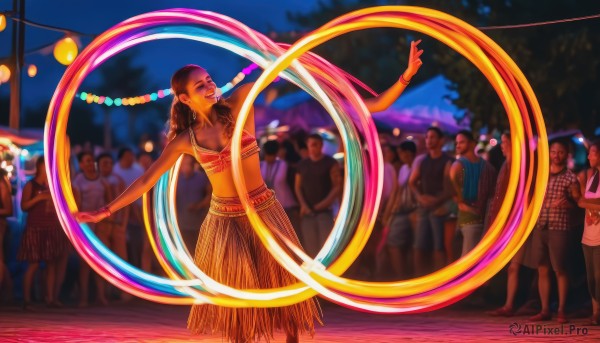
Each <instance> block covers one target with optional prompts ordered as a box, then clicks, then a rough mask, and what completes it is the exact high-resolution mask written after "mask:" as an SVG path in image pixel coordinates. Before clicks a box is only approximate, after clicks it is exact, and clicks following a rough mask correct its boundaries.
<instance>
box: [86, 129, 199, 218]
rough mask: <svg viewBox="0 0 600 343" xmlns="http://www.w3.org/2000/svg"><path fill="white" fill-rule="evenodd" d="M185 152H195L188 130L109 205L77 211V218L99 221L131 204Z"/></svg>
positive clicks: (172, 142) (174, 140) (171, 143)
mask: <svg viewBox="0 0 600 343" xmlns="http://www.w3.org/2000/svg"><path fill="white" fill-rule="evenodd" d="M184 153H190V154H191V153H193V152H192V150H191V143H190V141H189V136H188V133H187V131H185V132H183V133H181V134H179V136H177V137H176V138H175V139H173V141H171V142H170V143H169V144H168V145H167V147H166V148H165V150H163V152H162V154H161V155H160V157H159V158H158V159H157V160H156V161H155V162H154V163H153V164H152V165H151V166H150V168H148V170H147V171H146V172H145V173H144V174H143V175H142V176H140V177H139V178H138V179H137V180H135V181H134V182H133V183H132V184H131V185H130V186H129V187H128V188H127V189H126V190H125V192H123V193H122V194H121V195H119V196H118V197H117V198H116V199H114V200H113V201H112V202H111V203H110V204H108V206H106V207H103V208H102V209H99V210H98V211H95V212H80V213H76V214H75V218H77V220H78V221H80V222H94V223H97V222H99V221H101V220H103V219H104V218H106V217H108V216H110V214H112V213H114V212H116V211H118V210H119V209H121V208H123V207H125V206H127V205H129V204H131V203H132V202H134V201H135V200H136V199H138V198H139V197H140V196H142V194H144V193H145V192H147V191H148V190H149V189H150V188H152V187H153V186H154V184H155V183H156V181H158V179H159V178H160V176H161V175H163V174H164V173H165V172H166V171H167V170H168V169H169V168H170V167H171V166H173V165H174V164H175V161H177V159H178V158H179V156H180V155H181V154H184Z"/></svg>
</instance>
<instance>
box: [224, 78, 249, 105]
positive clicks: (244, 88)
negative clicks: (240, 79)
mask: <svg viewBox="0 0 600 343" xmlns="http://www.w3.org/2000/svg"><path fill="white" fill-rule="evenodd" d="M253 85H254V82H249V83H245V84H243V85H241V86H239V87H238V88H236V89H235V91H233V93H232V94H231V96H230V97H229V98H227V102H228V103H230V104H231V105H232V106H235V107H241V106H242V103H243V102H244V100H245V99H246V97H247V96H248V93H250V89H252V86H253Z"/></svg>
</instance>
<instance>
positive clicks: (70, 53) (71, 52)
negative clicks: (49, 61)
mask: <svg viewBox="0 0 600 343" xmlns="http://www.w3.org/2000/svg"><path fill="white" fill-rule="evenodd" d="M78 52H79V49H78V48H77V43H75V41H74V40H73V38H71V37H66V38H64V39H61V40H59V41H58V42H56V44H55V45H54V58H56V60H57V61H58V62H59V63H60V64H64V65H66V66H68V65H69V64H71V62H73V61H74V60H75V57H77V53H78Z"/></svg>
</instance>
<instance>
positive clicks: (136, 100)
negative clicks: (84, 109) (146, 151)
mask: <svg viewBox="0 0 600 343" xmlns="http://www.w3.org/2000/svg"><path fill="white" fill-rule="evenodd" d="M256 69H258V65H256V64H255V63H252V64H251V65H249V66H247V67H246V68H244V69H242V71H241V72H239V73H237V75H236V76H235V77H234V78H233V80H231V81H229V82H227V83H226V84H225V85H224V86H222V87H219V88H218V90H217V92H218V93H219V95H222V94H225V93H227V92H229V91H230V90H232V89H233V87H235V86H236V85H237V84H238V83H240V82H242V80H244V78H245V77H246V76H248V75H250V74H251V73H252V72H253V71H254V70H256ZM277 81H279V78H277V79H276V80H275V81H274V82H277ZM172 94H173V93H172V91H171V89H170V88H165V89H161V90H159V91H157V92H154V93H151V94H146V95H139V96H132V97H126V98H115V99H112V98H111V97H108V96H104V95H96V94H92V93H88V92H81V93H77V94H76V97H77V99H79V100H81V101H85V102H87V103H88V104H98V105H106V106H112V105H115V106H121V105H123V106H135V105H143V104H147V103H149V102H152V101H156V100H159V99H162V98H164V97H166V96H169V95H172Z"/></svg>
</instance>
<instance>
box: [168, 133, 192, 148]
mask: <svg viewBox="0 0 600 343" xmlns="http://www.w3.org/2000/svg"><path fill="white" fill-rule="evenodd" d="M191 138H192V137H191V136H190V131H189V129H188V130H184V131H183V132H181V133H179V134H178V135H177V136H175V138H173V139H172V140H171V141H170V142H168V143H167V146H166V147H165V150H164V151H163V152H166V151H169V152H178V153H192V141H191Z"/></svg>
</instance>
